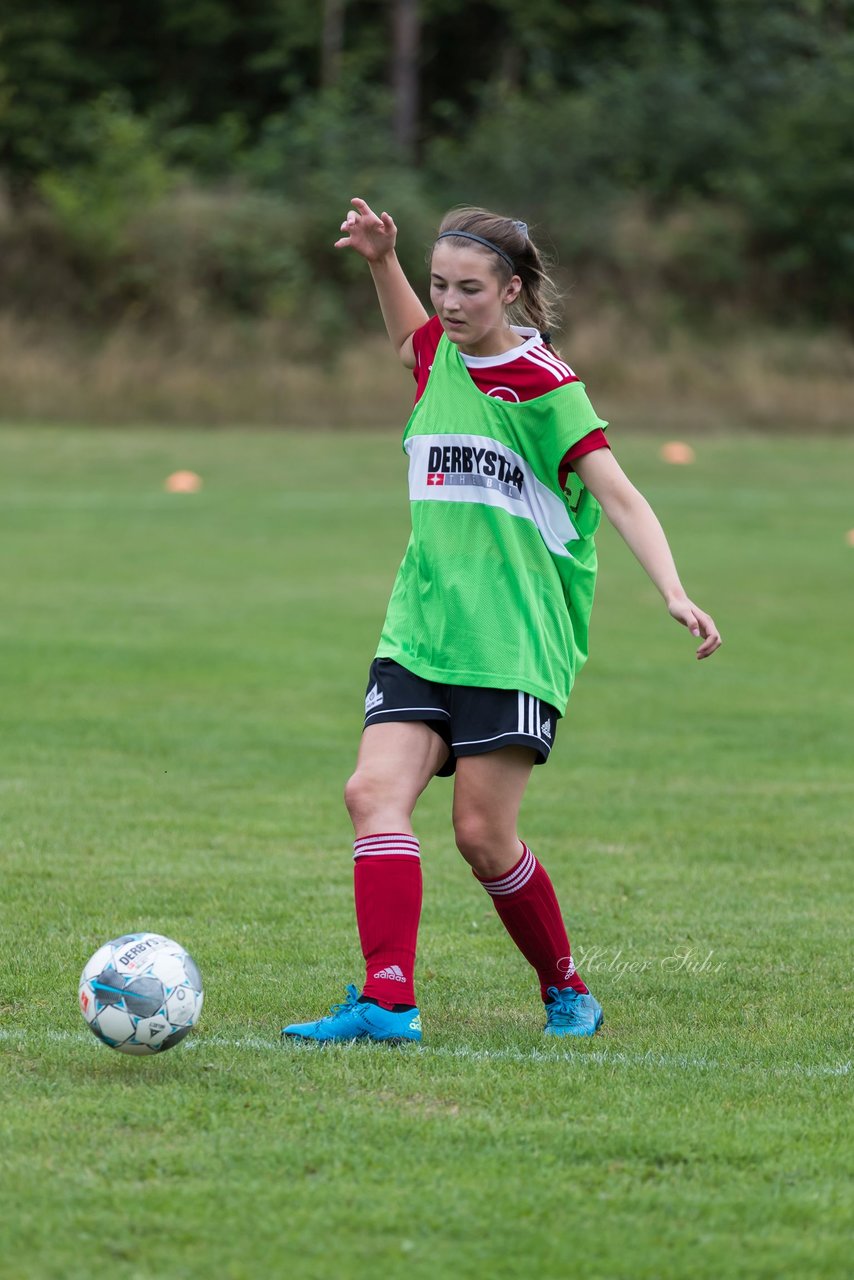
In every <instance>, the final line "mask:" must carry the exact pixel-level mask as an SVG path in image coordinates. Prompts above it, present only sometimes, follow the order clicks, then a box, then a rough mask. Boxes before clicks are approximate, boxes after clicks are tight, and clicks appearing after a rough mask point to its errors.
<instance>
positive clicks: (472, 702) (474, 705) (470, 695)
mask: <svg viewBox="0 0 854 1280" xmlns="http://www.w3.org/2000/svg"><path fill="white" fill-rule="evenodd" d="M559 718H560V717H559V716H558V713H557V711H556V710H555V708H554V707H552V706H549V704H548V703H547V702H541V701H540V700H539V698H535V697H533V696H532V695H531V694H530V693H522V692H518V693H517V692H516V690H515V689H481V688H476V687H474V686H469V685H463V684H437V683H436V682H434V681H433V680H424V679H422V677H421V676H416V675H414V674H413V672H411V671H407V669H406V667H402V666H401V665H400V663H399V662H395V661H394V659H393V658H374V661H373V662H372V664H371V673H370V675H369V676H368V688H367V693H366V694H365V728H367V727H368V725H370V724H392V723H395V722H397V723H399V722H400V721H402V720H417V721H420V722H421V723H423V724H427V725H429V726H430V728H431V729H433V730H434V731H435V732H436V733H438V735H439V737H440V738H442V739H443V741H444V742H445V743H446V744H447V746H448V749H449V751H450V755H449V757H448V759H447V760H446V761H445V763H444V764H443V765H442V768H441V769H440V770H439V771H438V776H439V777H449V776H450V774H452V773H453V772H454V770H455V769H456V767H457V757H458V756H479V755H483V754H484V753H485V752H487V751H497V750H498V749H499V747H514V746H516V747H532V748H533V750H534V751H535V752H536V753H537V758H536V760H535V762H534V763H535V764H545V762H546V761H547V760H548V758H549V752H550V751H551V749H552V743H553V742H554V736H555V733H556V731H557V722H558V720H559Z"/></svg>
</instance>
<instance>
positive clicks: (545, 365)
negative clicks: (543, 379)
mask: <svg viewBox="0 0 854 1280" xmlns="http://www.w3.org/2000/svg"><path fill="white" fill-rule="evenodd" d="M524 358H525V359H526V360H530V361H531V362H532V363H533V364H536V365H539V367H540V368H541V369H546V370H547V371H548V372H549V373H550V374H551V375H552V377H553V378H554V380H555V382H566V381H567V379H569V378H573V377H574V376H575V375H574V374H573V372H572V370H571V369H570V367H569V365H568V364H564V363H563V362H562V361H561V360H558V359H557V358H556V357H555V356H550V355H549V354H548V353H547V352H545V351H544V350H543V349H542V348H541V347H536V348H535V349H534V350H533V351H526V352H525V356H524Z"/></svg>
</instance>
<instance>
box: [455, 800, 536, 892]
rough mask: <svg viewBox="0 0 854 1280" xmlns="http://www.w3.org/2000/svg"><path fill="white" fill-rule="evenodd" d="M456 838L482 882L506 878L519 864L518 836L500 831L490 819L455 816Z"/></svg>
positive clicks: (476, 815) (481, 815)
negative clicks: (500, 877) (501, 877)
mask: <svg viewBox="0 0 854 1280" xmlns="http://www.w3.org/2000/svg"><path fill="white" fill-rule="evenodd" d="M454 836H455V838H456V842H457V848H458V849H459V851H460V853H461V854H462V855H463V857H464V858H465V860H466V862H467V863H468V864H469V866H470V867H472V869H473V870H474V871H475V872H476V874H477V875H479V876H480V877H481V879H484V880H492V879H494V878H495V877H497V876H501V875H504V874H505V872H507V871H509V870H510V868H511V867H513V866H515V864H516V863H517V862H518V861H519V856H520V853H521V844H520V842H519V838H518V836H517V835H516V833H515V832H514V831H504V830H501V829H500V828H497V827H496V825H495V823H494V821H493V820H491V816H490V815H484V814H480V813H466V814H458V815H455V816H454Z"/></svg>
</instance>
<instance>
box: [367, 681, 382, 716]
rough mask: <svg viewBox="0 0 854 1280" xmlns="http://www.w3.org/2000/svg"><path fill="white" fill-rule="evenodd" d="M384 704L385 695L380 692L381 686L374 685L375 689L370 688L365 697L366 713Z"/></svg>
mask: <svg viewBox="0 0 854 1280" xmlns="http://www.w3.org/2000/svg"><path fill="white" fill-rule="evenodd" d="M382 704H383V695H382V694H381V693H380V691H379V687H378V686H377V685H374V687H373V689H371V690H370V692H369V693H368V696H367V697H366V698H365V715H367V714H368V712H369V711H373V709H374V707H381V706H382Z"/></svg>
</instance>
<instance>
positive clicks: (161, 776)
mask: <svg viewBox="0 0 854 1280" xmlns="http://www.w3.org/2000/svg"><path fill="white" fill-rule="evenodd" d="M658 443H659V442H658V441H655V440H652V439H646V440H642V439H637V438H633V439H632V440H630V441H628V442H626V443H625V444H620V443H619V441H618V443H617V448H618V456H619V457H620V458H621V460H622V461H623V462H624V465H625V466H626V468H627V470H628V471H629V473H630V474H631V475H632V476H633V478H634V479H635V480H636V482H637V483H638V485H639V486H640V487H641V488H642V489H643V490H644V491H645V492H646V493H647V495H648V496H649V498H650V499H651V500H652V502H653V505H654V506H655V507H656V508H657V510H658V511H659V513H660V515H661V517H662V519H663V521H664V523H665V526H666V528H667V530H668V532H669V534H670V537H671V541H672V543H673V545H674V548H675V550H676V553H677V558H678V561H679V563H680V567H681V569H682V573H683V576H684V579H685V582H686V585H687V587H688V589H689V591H690V592H691V593H692V594H693V595H694V597H695V598H696V599H697V600H698V602H699V603H700V604H701V605H703V606H704V607H706V608H708V609H709V610H710V611H711V612H712V613H713V614H714V616H715V617H716V619H717V621H718V623H719V625H720V627H721V630H722V632H723V634H724V638H725V647H724V648H723V649H722V651H721V652H720V653H719V654H718V655H716V656H715V657H714V658H713V659H712V660H711V661H710V662H706V663H697V662H695V661H694V659H693V656H692V641H691V638H690V637H689V636H687V634H686V633H685V632H683V631H682V630H681V629H680V628H678V627H676V626H675V625H674V624H673V623H672V622H670V620H669V619H668V618H667V616H666V613H665V611H664V610H663V608H662V606H661V605H660V604H659V603H658V601H657V597H656V593H655V591H654V589H653V588H652V587H651V586H650V585H649V584H648V582H647V581H646V579H645V578H644V576H643V574H642V572H641V570H640V569H639V568H638V566H637V565H636V564H635V562H634V561H633V560H632V558H631V556H630V554H629V553H628V551H627V550H626V549H625V548H624V547H623V546H622V544H621V543H620V542H619V539H618V538H617V537H616V536H615V535H614V534H613V532H612V531H611V530H610V529H604V530H603V531H602V535H601V537H600V559H601V577H600V590H599V598H598V600H597V605H596V609H595V612H594V629H593V656H592V658H591V661H590V663H589V665H588V667H587V668H586V669H585V671H584V673H583V675H582V677H581V679H580V681H579V685H578V688H577V690H576V692H575V693H574V695H573V701H572V703H571V706H570V714H569V716H568V717H567V719H566V720H565V721H564V722H563V723H562V725H561V730H560V733H559V735H558V740H557V746H556V749H555V752H554V754H553V757H552V761H551V763H550V765H549V767H548V768H547V769H542V770H537V771H535V775H534V780H533V783H532V786H531V788H530V792H529V796H528V799H527V801H526V806H525V810H524V825H523V828H522V830H523V834H524V835H525V837H526V839H528V840H529V842H530V843H531V845H532V847H533V848H534V849H535V851H536V852H537V854H538V855H539V856H540V857H541V858H542V860H543V861H544V863H545V864H546V866H547V867H548V868H549V871H550V873H551V875H552V878H553V880H554V881H555V884H556V886H557V889H558V893H559V895H560V898H561V901H562V904H563V906H564V911H565V913H566V915H567V917H568V920H569V923H570V932H571V936H572V938H573V943H574V950H575V952H576V954H577V956H578V957H579V958H580V960H581V968H582V971H583V972H584V973H585V976H586V977H587V978H588V980H589V982H590V985H591V987H592V989H593V990H594V991H595V993H596V995H597V996H598V997H599V999H600V1000H601V1002H602V1004H603V1006H604V1007H605V1013H606V1020H607V1021H606V1027H605V1031H604V1033H603V1034H602V1035H600V1036H598V1037H596V1039H595V1040H593V1041H591V1042H584V1043H577V1044H576V1043H573V1044H572V1045H570V1046H567V1047H563V1046H560V1045H555V1044H549V1043H548V1042H546V1041H545V1040H544V1039H543V1037H542V1035H541V1031H540V1028H541V1023H542V1015H541V1013H540V1012H539V1009H538V1000H537V993H536V990H535V985H534V983H533V982H532V975H531V974H530V972H529V971H528V970H527V967H526V966H525V964H524V962H523V961H522V960H521V958H519V957H518V955H517V954H516V952H515V951H514V950H513V948H512V945H511V944H510V943H509V941H508V940H507V938H506V936H505V935H504V933H503V931H502V929H501V927H500V924H499V921H498V919H497V917H496V916H495V914H494V912H493V910H492V907H491V904H490V903H489V902H488V901H487V900H486V898H485V895H483V893H482V892H480V891H479V890H478V887H477V885H476V884H475V883H474V881H473V879H472V877H471V875H470V874H468V872H467V870H466V868H465V867H464V865H463V864H462V862H461V860H460V859H459V857H458V855H457V854H456V853H455V851H454V849H453V843H452V839H451V833H450V826H449V820H448V811H449V799H450V790H449V784H448V783H446V782H442V781H441V780H440V781H437V782H436V783H434V784H433V787H432V788H431V790H430V791H429V792H428V793H427V795H426V796H425V798H424V800H423V802H422V806H421V808H420V810H419V815H418V833H419V835H420V837H421V839H422V845H423V849H424V873H425V890H426V892H425V907H424V916H423V926H422V934H421V943H420V985H419V994H420V1001H421V1007H422V1013H423V1018H424V1024H425V1029H426V1035H425V1043H424V1048H423V1049H422V1050H420V1051H419V1050H417V1049H404V1050H393V1049H392V1050H387V1049H383V1048H381V1047H373V1046H356V1047H354V1048H350V1049H331V1050H327V1051H319V1052H318V1051H312V1050H306V1049H298V1048H294V1047H290V1048H282V1047H280V1045H279V1043H278V1030H279V1027H280V1026H281V1025H282V1023H283V1022H284V1021H289V1020H292V1019H294V1018H296V1017H305V1016H310V1015H312V1014H315V1013H317V1014H319V1013H320V1012H322V1011H323V1010H324V1008H325V1007H326V1006H327V1004H328V1003H330V1002H331V1001H333V1000H336V999H338V998H340V995H341V992H342V989H343V985H344V983H345V982H347V981H349V980H357V981H358V978H359V963H358V962H359V958H360V957H359V953H358V946H357V941H356V935H355V927H354V922H353V913H352V889H351V869H350V867H351V864H350V839H351V833H350V829H349V823H348V820H347V816H346V813H345V811H344V808H343V805H342V803H341V799H340V795H341V788H342V785H343V782H344V780H345V778H346V777H347V774H348V772H349V770H350V769H351V767H352V762H353V759H354V755H355V748H356V744H357V740H358V734H359V730H360V725H361V704H362V694H363V688H364V681H365V678H366V674H367V667H368V664H369V661H370V658H371V656H372V653H373V646H374V644H375V640H376V635H377V631H378V627H379V623H380V620H381V616H382V611H383V608H384V605H385V600H386V597H387V593H388V590H389V586H390V583H391V579H392V575H393V572H394V569H395V566H396V564H397V562H398V560H399V557H400V555H401V552H402V549H403V545H404V541H405V536H406V525H407V511H406V502H405V494H404V460H403V457H402V455H401V454H400V452H399V449H398V447H397V442H396V439H395V438H394V437H391V436H383V437H380V436H341V435H333V434H314V435H308V434H297V433H295V434H287V435H274V434H263V433H249V432H245V433H236V432H235V433H231V432H229V433H221V434H204V433H201V432H190V431H183V430H182V431H180V432H174V433H166V432H161V431H159V432H142V431H131V430H128V431H122V432H103V433H95V432H92V433H88V432H84V431H73V430H63V431H56V430H51V429H44V430H34V429H29V430H17V429H13V428H7V429H5V430H3V431H2V432H0V538H1V539H2V544H0V545H2V552H0V563H2V609H0V822H2V829H1V830H0V855H2V866H3V882H2V883H3V889H2V897H0V966H2V967H0V974H2V977H0V1062H2V1099H3V1106H2V1116H1V1117H0V1169H2V1172H0V1193H2V1199H0V1276H2V1277H3V1278H4V1280H7V1278H9V1280H12V1278H14V1280H30V1278H31V1280H84V1278H85V1280H100V1278H101V1277H111V1278H112V1277H119V1278H120V1280H184V1278H186V1280H197V1278H198V1280H202V1278H204V1280H255V1278H256V1277H258V1278H261V1277H263V1278H264V1280H267V1278H268V1277H277V1276H289V1277H295V1278H296V1280H303V1278H304V1280H328V1278H331V1277H337V1276H342V1277H351V1276H352V1277H361V1276H365V1277H373V1276H387V1277H394V1278H396V1277H401V1278H404V1277H405V1278H407V1280H410V1278H411V1280H419V1278H421V1277H424V1278H426V1277H436V1276H441V1277H445V1276H448V1277H451V1276H453V1277H465V1278H469V1277H470V1278H471V1280H480V1278H481V1277H496V1278H501V1277H507V1278H511V1277H512V1278H515V1277H520V1278H524V1280H527V1277H529V1276H542V1277H547V1278H549V1280H551V1278H555V1280H557V1278H562V1277H570V1276H583V1277H585V1280H597V1278H602V1280H604V1278H606V1277H607V1278H608V1280H616V1278H618V1277H619V1278H623V1277H625V1278H626V1280H637V1278H644V1277H648V1278H649V1280H667V1278H670V1277H679V1278H681V1277H690V1278H691V1280H706V1278H708V1280H720V1278H721V1277H726V1278H729V1277H769V1278H771V1277H780V1276H795V1275H797V1276H799V1277H802V1276H810V1277H813V1276H815V1277H819V1276H820V1277H837V1276H838V1277H841V1276H843V1275H846V1274H848V1273H849V1265H850V1255H849V1245H850V1232H851V1228H852V1220H851V1212H850V1200H849V1199H848V1196H847V1191H848V1187H849V1182H848V1179H849V1178H850V1175H851V1159H850V1144H849V1143H848V1141H847V1140H846V1135H845V1117H846V1115H847V1114H850V1096H849V1086H850V1078H851V1077H850V1074H849V1056H850V1041H849V1026H848V1022H847V1017H846V1008H847V1007H850V999H851V978H850V951H849V939H850V896H846V894H847V890H848V888H849V881H848V880H847V878H846V877H847V875H848V865H849V859H850V837H851V813H852V798H854V783H852V772H851V724H852V718H851V717H852V710H854V683H852V680H851V666H850V659H851V636H852V634H854V590H852V586H854V581H853V580H854V550H852V549H851V548H850V547H848V546H847V545H846V543H845V532H846V530H847V529H848V528H850V527H851V526H854V504H852V498H851V476H852V463H854V449H853V448H852V444H851V442H850V441H845V440H837V441H829V440H827V441H823V440H821V439H818V440H810V441H809V442H808V443H805V442H804V441H798V442H791V441H786V442H780V441H769V440H758V439H755V438H751V437H750V436H735V435H734V436H732V437H730V438H715V439H708V440H704V439H699V440H696V441H694V444H695V446H696V448H697V451H698V461H697V463H696V465H695V466H693V467H691V468H667V467H665V466H664V465H663V464H661V463H660V462H659V461H658V458H657V448H658ZM179 467H192V468H193V469H195V470H197V471H199V472H200V473H201V474H202V475H203V477H204V480H205V487H204V489H203V491H202V492H201V493H200V494H198V495H196V496H194V497H170V496H167V495H166V494H165V493H163V491H162V488H161V485H162V480H163V477H164V476H165V475H166V474H167V473H168V472H170V471H172V470H175V469H178V468H179ZM143 927H150V928H154V929H157V930H159V931H162V932H165V933H168V934H170V935H172V936H175V937H177V938H178V939H180V940H181V941H182V942H184V943H185V945H186V946H187V947H188V948H189V949H190V950H191V951H192V952H193V954H194V955H195V957H196V959H197V960H198V962H199V964H200V967H201V969H202V972H203V975H204V977H205V981H206V1006H205V1012H204V1016H203V1020H202V1023H201V1025H200V1027H199V1029H198V1031H197V1032H196V1033H195V1034H194V1036H193V1037H191V1039H190V1040H189V1041H188V1042H186V1043H185V1044H184V1045H182V1046H180V1047H179V1048H177V1049H175V1050H174V1051H173V1052H171V1053H168V1054H166V1055H164V1056H163V1057H158V1058H152V1059H150V1060H139V1059H130V1058H124V1057H122V1056H121V1055H120V1054H116V1053H112V1052H110V1051H108V1050H107V1049H105V1048H103V1047H101V1046H100V1045H98V1044H97V1043H96V1041H95V1039H94V1037H92V1036H91V1035H90V1033H89V1032H88V1031H87V1030H86V1029H85V1027H84V1025H83V1022H82V1020H81V1018H80V1016H79V1014H78V1012H77V1009H76V1000H75V997H76V984H77V978H78V974H79V971H80V969H81V968H82V965H83V963H84V961H85V960H86V959H87V957H88V956H89V954H90V953H91V952H92V951H94V949H95V948H96V946H98V945H99V944H100V943H101V942H102V941H104V940H105V939H106V938H109V937H112V936H115V935H116V934H119V933H123V932H126V931H128V930H133V929H137V928H143ZM710 953H711V954H710ZM585 956H586V958H587V962H586V964H585V963H584V957H585ZM846 1259H848V1261H846Z"/></svg>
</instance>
